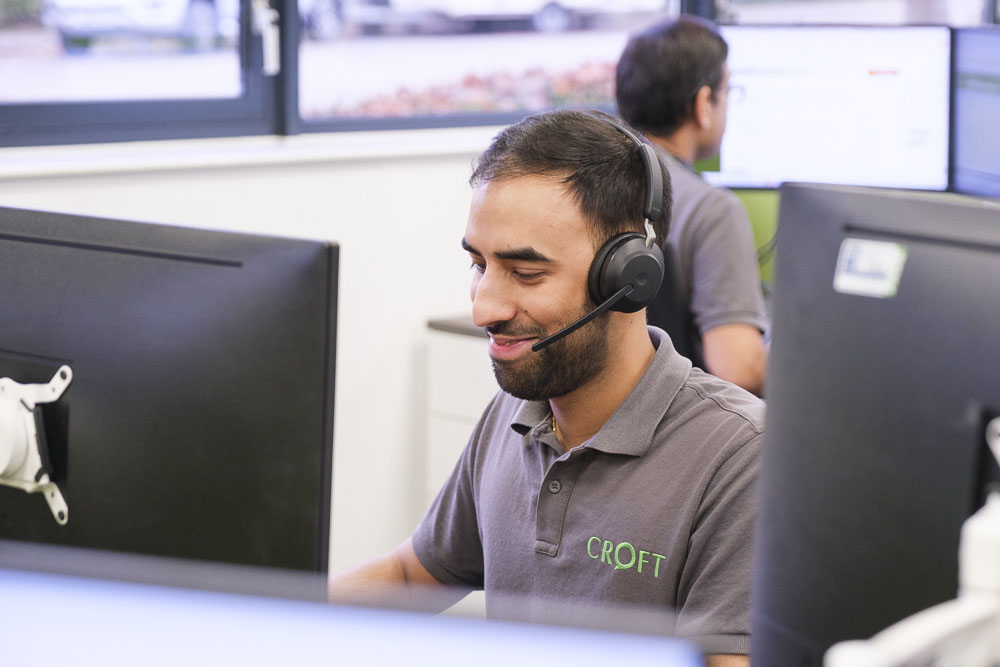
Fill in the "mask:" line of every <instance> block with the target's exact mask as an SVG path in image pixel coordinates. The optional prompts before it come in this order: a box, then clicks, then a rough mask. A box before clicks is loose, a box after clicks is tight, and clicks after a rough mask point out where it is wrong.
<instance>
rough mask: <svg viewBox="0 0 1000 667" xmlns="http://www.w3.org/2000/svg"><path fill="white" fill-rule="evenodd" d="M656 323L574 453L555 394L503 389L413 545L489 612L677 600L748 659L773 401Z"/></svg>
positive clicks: (685, 613)
mask: <svg viewBox="0 0 1000 667" xmlns="http://www.w3.org/2000/svg"><path fill="white" fill-rule="evenodd" d="M649 331H650V337H651V338H652V340H653V343H654V345H656V346H657V352H656V355H655V356H654V358H653V361H652V363H651V364H650V366H649V368H648V369H647V370H646V372H645V374H644V375H643V377H642V379H641V380H640V382H639V384H638V385H637V386H636V387H635V388H634V389H633V390H632V392H631V393H630V394H629V396H628V397H627V398H626V400H625V401H624V403H622V405H621V406H620V407H619V408H618V410H617V411H615V413H614V414H613V415H612V416H611V418H610V419H609V420H608V421H607V422H606V423H605V425H604V427H603V428H602V429H601V430H600V431H599V432H598V433H597V434H596V435H595V436H594V437H593V438H591V439H590V440H588V441H587V442H585V443H584V444H583V445H581V446H579V447H576V448H574V449H572V450H570V451H569V452H565V453H564V452H563V451H562V449H561V447H560V446H559V444H558V441H557V440H556V438H555V435H554V434H553V432H552V427H551V412H550V410H549V405H548V402H547V401H536V402H530V401H523V400H519V399H516V398H513V397H511V396H509V395H507V394H505V393H503V392H501V393H499V394H497V396H496V397H495V398H494V399H493V401H492V402H491V404H490V405H489V407H488V408H487V410H486V412H485V413H484V414H483V417H482V419H481V420H480V422H479V424H478V426H477V427H476V429H475V431H474V432H473V434H472V438H471V439H470V441H469V444H468V446H467V447H466V449H465V451H464V452H463V454H462V456H461V458H460V459H459V461H458V464H457V465H456V467H455V470H454V471H453V472H452V475H451V477H450V478H449V480H448V481H447V482H446V483H445V485H444V487H443V488H442V490H441V492H440V493H439V495H438V497H437V499H436V500H435V501H434V503H433V504H432V506H431V508H430V509H429V510H428V512H427V514H426V516H425V517H424V519H423V521H422V522H421V523H420V525H419V526H418V527H417V530H416V531H415V533H414V536H413V546H414V549H415V550H416V554H417V557H418V558H419V559H420V562H421V563H423V565H424V566H425V567H426V568H427V569H428V570H429V571H430V573H431V574H432V575H434V577H435V578H437V579H438V580H439V581H441V582H443V583H446V584H452V585H457V586H465V587H471V588H485V590H486V602H487V613H488V614H489V615H491V616H496V615H505V614H504V610H503V609H502V605H503V602H504V600H509V599H511V597H513V598H514V599H519V600H522V601H524V602H525V605H524V607H522V612H523V613H525V614H526V616H527V618H526V619H525V620H542V621H549V622H551V621H552V620H553V619H551V618H539V616H541V615H544V614H547V613H549V611H550V610H551V607H549V606H547V605H546V603H547V602H548V601H551V600H554V599H565V600H573V601H575V602H578V603H580V604H582V605H589V604H596V605H604V604H610V605H621V604H628V605H636V606H638V607H642V608H660V609H670V610H674V611H675V612H676V632H677V634H679V635H682V636H686V637H691V638H693V639H695V640H696V641H698V642H699V644H700V645H701V647H702V649H703V650H705V651H706V652H707V653H743V654H747V653H749V640H748V635H749V627H750V623H749V604H750V603H749V591H750V565H751V563H750V559H751V537H752V533H753V528H752V520H753V517H754V513H755V509H756V481H757V470H758V461H757V458H758V452H759V447H760V440H761V434H762V430H763V415H764V405H763V403H762V402H761V401H760V400H759V399H757V398H756V397H754V396H753V395H751V394H749V393H747V392H745V391H743V390H742V389H740V388H738V387H736V386H735V385H732V384H729V383H727V382H724V381H722V380H719V379H717V378H715V377H713V376H711V375H708V374H706V373H703V372H701V371H700V370H698V369H692V368H691V364H690V362H689V361H688V360H687V359H685V358H684V357H682V356H680V355H679V354H678V353H677V352H675V351H674V349H673V348H672V346H671V345H670V343H669V339H667V338H666V336H665V334H663V332H662V331H660V330H659V329H656V328H653V327H650V329H649ZM533 600H537V601H538V604H537V605H536V606H535V608H534V609H532V606H533V604H532V601H533ZM533 616H534V617H535V618H532V617H533ZM616 629H621V628H620V627H618V628H616Z"/></svg>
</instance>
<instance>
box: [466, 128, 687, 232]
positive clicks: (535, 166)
mask: <svg viewBox="0 0 1000 667" xmlns="http://www.w3.org/2000/svg"><path fill="white" fill-rule="evenodd" d="M615 125H617V126H624V124H623V123H622V122H621V121H620V120H617V119H615V118H614V117H612V116H610V115H608V114H605V113H602V112H600V111H590V110H587V111H576V110H568V109H562V110H557V111H547V112H544V113H540V114H536V115H534V116H528V117H527V118H525V119H524V120H522V121H520V122H518V123H516V124H514V125H511V126H510V127H507V128H505V129H504V130H502V131H501V132H500V133H499V134H498V135H497V136H496V137H494V138H493V142H492V143H491V144H490V146H489V148H487V149H486V150H485V151H484V152H483V153H482V155H480V156H479V159H478V160H477V162H476V165H475V169H474V171H473V173H472V177H471V178H470V179H469V183H470V184H471V185H472V186H473V187H476V186H478V185H480V184H482V183H489V182H492V181H498V180H502V179H507V178H516V177H519V176H529V175H545V176H556V177H559V178H561V179H562V181H563V182H564V183H565V184H566V186H567V189H568V191H569V193H570V195H571V196H572V197H573V199H574V200H575V201H576V203H577V204H578V205H579V206H580V209H581V210H582V211H583V214H584V216H586V218H587V219H588V220H589V221H590V222H591V223H592V229H593V232H594V233H593V239H592V240H593V241H594V244H595V247H598V246H600V245H601V244H603V243H604V242H605V241H606V240H607V239H609V238H611V237H612V236H613V235H615V234H618V233H621V232H642V231H643V228H642V223H643V220H644V219H645V218H644V216H643V205H644V203H645V197H646V173H645V168H644V167H643V164H642V158H641V157H640V155H639V147H638V146H636V145H635V142H633V141H632V140H631V139H629V138H628V137H627V136H626V135H625V134H623V133H622V132H620V131H619V130H617V129H615V127H614V126H615ZM625 127H627V126H625ZM628 129H629V130H630V131H632V132H633V134H638V133H637V132H635V130H632V129H631V128H628ZM660 172H661V176H662V178H663V207H662V208H663V211H662V213H661V214H660V217H659V218H658V219H657V220H651V221H650V222H652V223H653V230H654V231H655V232H656V238H657V239H658V240H659V242H660V243H662V242H663V241H664V239H666V235H667V221H669V220H670V201H671V198H670V177H669V176H668V175H667V170H666V169H665V168H664V167H663V166H662V164H661V167H660Z"/></svg>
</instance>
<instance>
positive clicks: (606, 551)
mask: <svg viewBox="0 0 1000 667" xmlns="http://www.w3.org/2000/svg"><path fill="white" fill-rule="evenodd" d="M587 555H588V556H590V557H591V558H593V559H594V560H597V559H598V558H600V559H601V562H602V563H607V564H608V565H614V566H615V570H629V569H632V568H633V567H634V568H635V571H636V572H638V573H639V574H642V569H643V568H644V567H645V568H646V572H649V567H650V565H652V567H653V578H657V577H659V576H660V562H661V561H662V560H663V559H664V558H666V556H664V555H663V554H658V553H653V552H652V551H646V550H645V549H636V548H635V547H634V546H632V545H631V544H629V543H628V542H619V543H618V544H615V543H614V542H612V541H611V540H605V539H601V538H600V537H591V538H590V539H589V540H587ZM651 558H652V560H650V559H651Z"/></svg>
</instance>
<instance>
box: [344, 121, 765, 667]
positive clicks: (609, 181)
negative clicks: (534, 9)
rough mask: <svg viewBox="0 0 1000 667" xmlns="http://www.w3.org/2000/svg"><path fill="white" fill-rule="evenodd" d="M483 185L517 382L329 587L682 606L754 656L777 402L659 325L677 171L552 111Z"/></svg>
mask: <svg viewBox="0 0 1000 667" xmlns="http://www.w3.org/2000/svg"><path fill="white" fill-rule="evenodd" d="M471 182H472V185H473V187H474V194H473V199H472V206H471V210H470V213H469V218H468V222H467V225H466V229H465V235H464V238H463V239H462V246H463V248H464V249H465V251H466V252H468V254H469V257H470V259H471V263H472V266H471V273H472V290H471V295H472V314H473V320H474V321H475V323H476V324H477V325H478V326H481V327H483V328H485V330H486V332H487V333H488V334H489V338H490V342H489V354H490V357H491V358H492V361H493V367H494V372H495V375H496V378H497V381H498V383H499V385H500V387H501V389H502V390H503V391H501V392H499V393H498V394H497V395H496V397H495V398H494V399H493V401H492V402H491V403H490V405H489V406H488V407H487V408H486V411H485V412H484V414H483V416H482V418H481V420H480V422H479V424H478V425H477V427H476V429H475V431H474V432H473V434H472V437H471V438H470V441H469V444H468V446H467V447H466V449H465V451H464V452H463V454H462V456H461V457H460V459H459V461H458V463H457V465H456V467H455V469H454V471H453V473H452V475H451V477H450V478H449V480H448V481H447V482H446V484H445V485H444V487H443V488H442V490H441V492H440V493H439V495H438V497H437V499H436V500H435V502H434V503H433V505H432V506H431V508H430V509H429V510H428V512H427V514H426V516H425V517H424V519H423V520H422V522H421V523H420V524H419V526H418V527H417V529H416V530H415V531H414V533H413V535H412V536H411V537H410V538H408V539H407V540H406V541H404V542H403V543H402V544H401V545H399V546H398V547H397V548H396V549H394V550H393V551H391V552H389V553H387V554H385V555H383V556H381V557H378V558H375V559H373V560H371V561H368V562H366V563H364V564H362V565H359V566H357V567H355V568H353V569H351V570H348V571H346V572H344V573H341V574H340V575H338V576H336V577H334V578H333V579H332V580H331V588H330V592H331V598H332V599H336V600H344V599H353V600H357V599H359V598H364V599H369V600H371V599H377V598H378V597H379V595H380V594H381V593H383V592H385V591H386V590H387V589H386V588H385V586H386V585H388V584H400V583H405V584H407V590H410V591H413V590H418V589H420V588H421V586H432V587H437V586H438V585H440V584H446V585H450V586H453V587H456V589H455V590H459V589H470V588H472V589H485V591H486V603H487V612H488V614H489V615H491V616H510V615H515V616H517V617H519V618H522V620H552V618H551V616H550V615H552V614H556V615H565V614H568V615H573V613H574V609H575V610H577V611H580V610H584V609H588V608H590V606H591V605H624V606H625V607H627V608H629V609H659V610H672V612H673V614H675V616H672V617H671V621H672V622H673V624H674V626H673V627H674V629H675V630H676V632H677V634H678V635H680V636H684V637H689V638H691V639H693V640H694V641H696V642H697V643H698V644H699V645H700V646H701V648H702V649H703V650H704V651H705V652H706V653H707V654H709V656H710V657H709V663H708V664H709V665H712V666H713V667H716V666H723V665H746V664H748V662H747V658H746V655H747V653H748V651H749V638H748V632H749V618H748V617H749V588H750V542H751V535H752V520H753V516H754V512H755V505H756V502H755V489H756V478H757V456H758V450H759V447H760V441H761V434H762V430H763V403H762V402H761V401H760V400H759V399H757V398H756V397H754V396H753V395H752V394H750V393H748V392H746V391H744V390H742V389H740V388H739V387H736V386H735V385H732V384H730V383H728V382H725V381H723V380H720V379H718V378H716V377H713V376H711V375H708V374H706V373H703V372H701V371H700V370H698V369H695V368H692V366H691V363H690V362H689V361H688V360H687V359H686V358H684V357H682V356H681V355H679V354H678V353H677V352H676V351H674V349H673V347H672V346H671V344H670V340H669V338H667V337H666V336H665V335H664V333H663V332H662V331H660V330H659V329H656V328H653V327H647V324H646V315H645V311H644V309H643V306H644V304H645V302H648V301H649V300H651V299H652V298H653V296H655V294H656V292H657V287H658V284H659V280H660V275H658V272H661V271H662V256H661V255H660V250H659V247H658V245H657V244H656V243H655V238H654V237H655V236H662V235H663V234H664V233H665V232H666V229H665V227H666V221H667V220H668V219H669V210H668V209H669V201H670V198H669V191H670V183H669V179H668V178H667V176H666V172H665V171H663V170H662V167H661V165H660V163H659V161H658V160H657V158H656V155H655V153H654V152H653V151H652V149H651V147H650V146H649V145H648V144H646V143H644V142H642V141H641V140H640V139H639V138H638V137H637V136H635V135H634V134H633V133H632V132H631V131H630V130H629V129H628V128H626V127H624V126H622V125H621V124H619V123H618V122H617V121H615V120H614V119H612V118H611V117H610V116H607V115H605V114H599V113H596V112H595V113H590V112H579V111H555V112H548V113H544V114H539V115H537V116H533V117H529V118H527V119H525V120H523V121H521V122H520V123H517V124H516V125H514V126H511V127H509V128H507V129H505V130H504V131H502V132H501V133H500V134H499V135H498V136H497V137H496V138H495V139H494V141H493V143H492V145H491V146H490V147H489V148H488V149H487V150H486V151H485V152H484V153H483V154H482V155H481V156H480V158H479V161H478V163H477V166H476V168H475V172H474V174H473V176H472V179H471ZM595 313H596V314H595ZM581 323H582V324H581ZM435 590H442V589H440V588H435ZM511 601H514V602H513V605H512V604H511ZM560 601H562V603H563V604H562V605H561V606H560V605H558V604H557V605H555V606H553V605H551V604H548V603H550V602H556V603H558V602H560ZM567 603H568V604H567ZM593 620H594V619H591V622H593ZM616 629H621V628H620V627H619V628H616Z"/></svg>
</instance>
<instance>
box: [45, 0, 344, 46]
mask: <svg viewBox="0 0 1000 667" xmlns="http://www.w3.org/2000/svg"><path fill="white" fill-rule="evenodd" d="M337 3H338V0H299V14H300V17H301V20H302V26H303V29H304V31H305V34H306V35H307V36H309V37H312V38H316V39H326V38H328V37H331V36H333V35H334V34H336V33H337V31H338V30H339V26H340V18H339V13H338V10H337ZM239 11H240V1H239V0H45V4H44V6H43V9H42V22H43V23H44V24H45V25H47V26H49V27H52V28H54V29H55V30H57V31H58V32H59V35H60V37H61V38H62V42H63V46H64V47H65V48H66V50H67V51H70V52H72V51H81V50H85V49H86V48H87V47H89V46H90V45H91V43H92V42H93V41H94V40H95V39H99V38H103V37H111V36H116V37H117V36H126V37H139V38H156V37H163V38H169V39H175V40H179V41H181V42H182V43H183V44H184V46H185V47H187V48H189V49H193V50H196V51H207V50H210V49H213V48H216V47H217V46H220V45H233V44H235V43H236V41H237V40H238V38H239V31H240V22H239Z"/></svg>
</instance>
